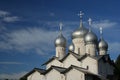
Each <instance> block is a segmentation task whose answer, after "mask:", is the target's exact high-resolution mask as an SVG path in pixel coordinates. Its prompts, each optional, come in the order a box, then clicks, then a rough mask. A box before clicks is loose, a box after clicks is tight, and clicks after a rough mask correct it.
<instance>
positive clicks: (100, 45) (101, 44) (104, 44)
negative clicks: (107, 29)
mask: <svg viewBox="0 0 120 80" xmlns="http://www.w3.org/2000/svg"><path fill="white" fill-rule="evenodd" d="M98 49H104V50H107V49H108V44H107V42H106V41H105V40H104V39H103V38H101V39H100V41H99V43H98Z"/></svg>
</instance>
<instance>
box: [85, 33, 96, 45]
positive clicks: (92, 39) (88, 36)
mask: <svg viewBox="0 0 120 80" xmlns="http://www.w3.org/2000/svg"><path fill="white" fill-rule="evenodd" d="M97 40H98V39H97V36H96V34H95V33H93V32H92V31H89V32H88V33H87V34H86V36H85V42H86V44H87V43H97Z"/></svg>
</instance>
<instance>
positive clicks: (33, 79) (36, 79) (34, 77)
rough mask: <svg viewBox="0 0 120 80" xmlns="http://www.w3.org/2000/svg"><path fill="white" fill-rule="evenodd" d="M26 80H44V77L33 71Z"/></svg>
mask: <svg viewBox="0 0 120 80" xmlns="http://www.w3.org/2000/svg"><path fill="white" fill-rule="evenodd" d="M27 80H45V77H44V75H41V74H40V73H39V72H38V71H35V72H34V73H32V74H31V75H29V76H28V77H27Z"/></svg>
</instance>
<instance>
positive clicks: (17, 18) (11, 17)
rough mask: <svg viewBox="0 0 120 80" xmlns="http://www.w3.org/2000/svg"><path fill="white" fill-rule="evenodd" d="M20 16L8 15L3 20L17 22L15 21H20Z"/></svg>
mask: <svg viewBox="0 0 120 80" xmlns="http://www.w3.org/2000/svg"><path fill="white" fill-rule="evenodd" d="M19 20H20V18H19V17H18V16H8V17H4V18H3V21H5V22H15V21H19Z"/></svg>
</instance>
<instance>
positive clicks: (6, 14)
mask: <svg viewBox="0 0 120 80" xmlns="http://www.w3.org/2000/svg"><path fill="white" fill-rule="evenodd" d="M9 14H10V13H9V12H7V11H2V10H0V17H5V16H8V15H9Z"/></svg>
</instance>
